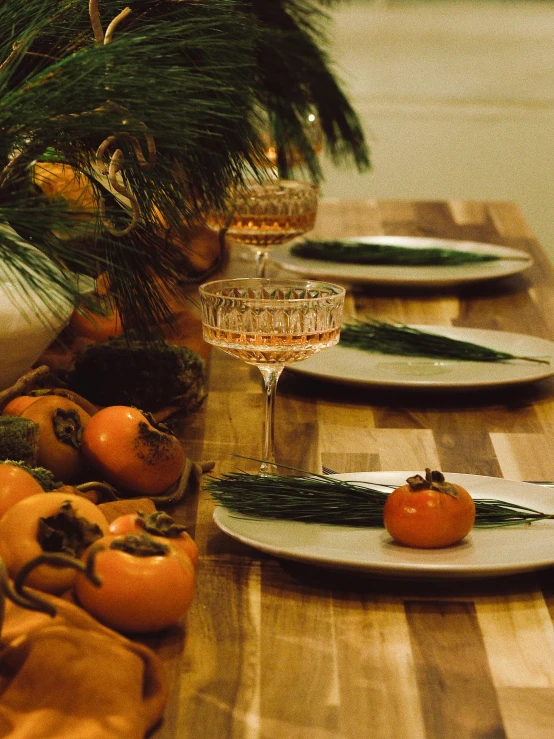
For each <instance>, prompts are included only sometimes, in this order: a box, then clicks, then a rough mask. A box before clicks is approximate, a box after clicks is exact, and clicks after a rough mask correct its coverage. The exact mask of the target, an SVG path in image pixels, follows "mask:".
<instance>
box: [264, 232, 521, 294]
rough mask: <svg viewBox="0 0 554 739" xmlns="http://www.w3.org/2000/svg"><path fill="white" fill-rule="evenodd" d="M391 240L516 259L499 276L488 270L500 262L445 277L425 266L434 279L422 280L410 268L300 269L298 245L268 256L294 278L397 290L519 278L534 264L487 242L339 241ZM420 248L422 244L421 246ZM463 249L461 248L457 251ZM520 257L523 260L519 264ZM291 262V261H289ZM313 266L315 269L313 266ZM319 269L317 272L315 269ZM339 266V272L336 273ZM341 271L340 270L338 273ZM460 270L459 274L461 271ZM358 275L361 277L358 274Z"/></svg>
mask: <svg viewBox="0 0 554 739" xmlns="http://www.w3.org/2000/svg"><path fill="white" fill-rule="evenodd" d="M391 239H393V240H396V239H398V240H400V239H402V240H404V241H410V242H411V243H413V245H414V246H415V247H416V248H417V243H420V242H425V243H426V244H427V245H429V242H433V241H435V242H440V243H441V244H445V243H447V244H449V246H448V248H451V249H454V250H456V248H458V249H459V250H460V251H468V250H470V248H471V249H472V250H478V251H484V252H489V253H498V252H499V251H505V252H509V253H511V254H512V255H513V257H516V256H517V258H518V259H517V261H515V260H514V259H510V257H509V256H508V254H506V258H505V260H503V261H505V262H508V263H509V262H512V264H511V266H508V265H506V266H505V268H504V270H503V271H501V272H498V270H495V269H491V265H498V264H499V262H483V263H479V264H471V265H459V266H456V267H453V266H451V267H450V268H449V267H446V269H455V270H456V274H449V275H447V274H445V272H444V269H445V267H443V266H440V265H436V266H434V265H425V266H424V268H425V269H426V270H431V271H432V274H433V275H434V272H435V271H436V275H434V276H431V277H430V276H429V275H427V276H422V275H419V276H418V274H417V271H416V273H415V274H414V273H413V270H414V269H416V270H417V268H414V267H409V268H408V269H409V274H405V276H403V275H402V271H405V270H406V269H407V267H406V265H352V264H345V263H340V262H329V261H325V260H315V259H305V260H304V261H305V262H306V263H307V264H309V265H310V267H309V269H308V266H307V265H306V266H303V265H302V260H303V259H304V258H303V257H295V256H294V255H292V254H291V253H290V251H291V249H292V247H293V246H294V245H295V244H297V243H299V242H298V241H295V242H292V243H290V244H286V245H283V246H276V247H274V248H273V249H271V251H270V253H269V255H270V259H272V260H273V262H274V263H275V264H278V265H279V266H280V267H281V268H282V269H286V270H288V271H290V272H294V273H296V274H301V275H304V276H310V277H315V278H319V279H323V278H325V279H337V280H343V281H345V282H350V283H353V284H372V285H398V286H412V287H425V286H434V287H441V286H444V287H448V286H453V285H461V284H466V283H471V282H483V281H486V280H494V279H501V278H503V277H509V276H511V275H514V274H519V273H520V272H524V271H526V270H527V269H529V268H530V267H531V266H533V264H534V258H533V256H532V255H531V254H529V253H528V252H526V251H524V250H522V249H515V248H513V247H511V246H504V245H501V244H491V243H488V242H481V241H468V240H461V239H450V238H439V237H422V236H399V235H392V234H390V235H384V234H374V235H364V236H348V237H346V238H343V239H340V240H341V241H363V240H371V243H379V241H387V242H389V243H390V241H391ZM421 246H422V247H423V246H424V244H422V243H421ZM460 246H462V247H463V248H461V249H460V248H459V247H460ZM521 257H526V259H525V260H522V259H521ZM290 260H292V261H290ZM314 265H315V266H314ZM318 265H319V268H318ZM337 265H338V271H337V269H336V268H337ZM464 267H465V268H467V267H471V268H473V269H472V272H471V273H470V274H465V275H464V274H463V268H464ZM341 268H342V269H341ZM461 269H462V273H460V270H461ZM360 271H361V274H360ZM390 271H392V272H393V273H394V272H398V274H397V275H396V276H391V275H390V274H387V272H390Z"/></svg>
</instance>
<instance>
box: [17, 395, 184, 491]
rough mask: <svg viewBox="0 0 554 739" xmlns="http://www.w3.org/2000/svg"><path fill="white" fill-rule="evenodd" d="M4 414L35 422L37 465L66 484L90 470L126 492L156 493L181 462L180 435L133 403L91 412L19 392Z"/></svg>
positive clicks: (54, 398) (52, 397)
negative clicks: (157, 421) (173, 432)
mask: <svg viewBox="0 0 554 739" xmlns="http://www.w3.org/2000/svg"><path fill="white" fill-rule="evenodd" d="M3 415H15V416H20V417H22V418H27V419H29V420H31V421H34V422H35V423H36V424H38V427H39V444H38V455H37V465H38V466H40V467H44V468H45V469H47V470H50V471H51V472H52V473H53V475H54V477H55V478H56V479H57V480H60V481H62V482H64V483H66V484H74V483H76V482H82V481H84V478H85V477H86V476H87V475H88V476H89V479H90V475H95V476H96V477H95V479H96V478H98V477H100V478H101V479H102V480H105V481H106V482H108V483H110V484H111V485H113V486H114V487H115V488H117V489H118V490H119V489H121V490H122V491H123V492H124V493H128V494H129V495H133V494H137V495H147V496H150V495H153V496H155V495H160V494H162V493H165V492H166V491H167V489H168V488H170V487H171V486H172V485H173V484H174V483H175V482H177V480H178V479H179V477H180V476H181V473H182V472H183V469H184V467H185V461H186V460H185V453H184V451H183V448H182V446H181V444H180V442H179V440H178V439H177V438H176V437H175V436H174V435H173V434H171V433H170V432H169V430H168V429H167V427H165V426H163V425H158V424H156V423H155V422H154V421H153V419H152V418H151V417H150V416H149V414H145V413H143V412H142V411H140V410H138V409H137V408H133V407H130V406H123V405H116V406H109V407H107V408H103V409H101V410H99V411H97V412H95V413H94V414H93V415H92V416H91V415H89V413H87V412H86V411H85V410H84V409H83V408H82V407H81V406H80V405H78V404H77V403H75V402H73V401H72V400H69V399H68V398H64V397H60V396H59V395H40V396H38V397H33V396H19V397H18V398H15V399H14V400H13V401H11V402H10V403H8V404H7V405H6V407H5V409H4V411H3Z"/></svg>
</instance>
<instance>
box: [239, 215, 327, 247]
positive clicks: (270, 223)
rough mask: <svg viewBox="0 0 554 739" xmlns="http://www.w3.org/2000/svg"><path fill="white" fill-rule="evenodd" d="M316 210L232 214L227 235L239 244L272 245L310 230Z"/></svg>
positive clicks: (283, 242) (284, 242)
mask: <svg viewBox="0 0 554 739" xmlns="http://www.w3.org/2000/svg"><path fill="white" fill-rule="evenodd" d="M315 217H316V212H315V211H313V212H312V213H300V214H298V215H272V216H265V215H247V216H242V215H241V214H240V213H236V214H235V215H234V216H233V220H232V221H231V223H230V225H229V228H228V229H227V235H228V236H229V238H230V239H232V240H233V241H236V242H238V243H239V244H248V245H250V246H274V245H276V244H286V242H287V241H291V240H292V239H295V238H296V237H297V236H301V235H302V234H304V233H306V232H307V231H311V229H312V228H313V226H314V223H315Z"/></svg>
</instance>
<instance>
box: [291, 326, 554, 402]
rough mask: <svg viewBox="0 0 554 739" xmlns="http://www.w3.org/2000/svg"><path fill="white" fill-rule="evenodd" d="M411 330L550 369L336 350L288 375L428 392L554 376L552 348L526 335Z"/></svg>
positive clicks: (294, 367)
mask: <svg viewBox="0 0 554 739" xmlns="http://www.w3.org/2000/svg"><path fill="white" fill-rule="evenodd" d="M414 328H418V329H421V330H422V331H428V332H431V333H435V334H440V335H442V336H448V337H450V338H452V339H457V340H461V341H469V342H472V343H474V344H481V345H483V346H488V347H490V348H492V349H498V350H501V351H506V352H509V353H510V354H515V355H520V356H527V357H540V358H541V359H547V360H548V361H549V364H542V363H541V364H539V363H537V362H528V361H523V360H510V361H508V362H467V361H459V360H458V361H456V360H450V359H430V358H427V357H405V356H400V355H396V354H378V353H373V352H369V351H366V350H363V349H354V348H352V347H347V346H342V345H341V344H338V345H337V346H333V347H331V348H330V349H325V350H324V351H322V352H318V353H317V354H314V355H312V356H311V357H309V358H308V359H305V360H304V361H302V362H296V363H294V364H291V365H288V366H287V371H290V372H296V373H298V374H302V375H309V376H312V377H317V378H319V379H322V380H331V381H336V382H341V383H348V384H353V385H367V386H380V387H397V388H413V389H429V390H451V391H452V390H469V389H476V388H481V387H494V386H499V385H518V384H523V383H528V382H534V381H536V380H541V379H544V378H545V377H550V376H551V375H553V374H554V342H552V341H548V340H547V339H540V338H537V337H535V336H527V335H526V334H516V333H510V332H507V331H491V330H487V329H475V328H459V327H454V326H423V325H415V326H414Z"/></svg>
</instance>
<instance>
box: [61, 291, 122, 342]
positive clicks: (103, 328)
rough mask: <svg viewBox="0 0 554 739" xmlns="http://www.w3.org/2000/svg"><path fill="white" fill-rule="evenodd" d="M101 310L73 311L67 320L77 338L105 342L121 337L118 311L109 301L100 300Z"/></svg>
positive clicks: (81, 309)
mask: <svg viewBox="0 0 554 739" xmlns="http://www.w3.org/2000/svg"><path fill="white" fill-rule="evenodd" d="M102 307H103V310H102V311H101V312H99V313H93V312H92V311H91V310H87V309H86V308H79V309H75V310H74V311H73V313H72V315H71V318H70V319H69V325H70V326H71V327H72V328H73V330H74V331H75V334H76V335H77V336H81V337H84V338H85V339H91V340H92V341H107V340H108V339H110V338H111V337H112V336H121V334H122V333H123V324H122V323H121V316H120V315H119V312H118V310H117V309H116V308H115V307H114V305H113V303H112V301H111V300H109V299H106V298H103V299H102Z"/></svg>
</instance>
